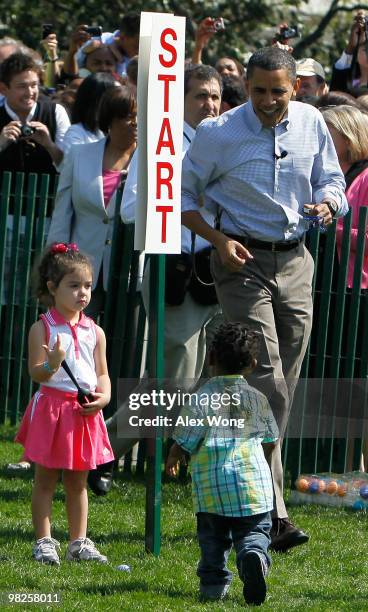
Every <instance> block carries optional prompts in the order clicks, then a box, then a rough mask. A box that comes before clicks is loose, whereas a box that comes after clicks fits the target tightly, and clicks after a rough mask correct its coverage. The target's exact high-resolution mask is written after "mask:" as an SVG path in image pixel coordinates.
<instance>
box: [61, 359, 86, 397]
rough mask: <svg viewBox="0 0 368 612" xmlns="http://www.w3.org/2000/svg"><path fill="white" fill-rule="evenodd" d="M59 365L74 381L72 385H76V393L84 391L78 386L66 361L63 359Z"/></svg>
mask: <svg viewBox="0 0 368 612" xmlns="http://www.w3.org/2000/svg"><path fill="white" fill-rule="evenodd" d="M60 365H61V367H62V368H64V370H65V372H66V373H67V374H68V376H69V378H70V380H71V381H72V382H73V383H74V385H75V386H76V387H77V391H78V393H85V391H83V389H82V388H81V387H80V386H79V384H78V383H77V380H76V378H75V376H74V374H73V372H72V371H71V369H70V367H69V366H68V364H67V362H66V361H65V359H64V360H63V361H62V362H61V364H60Z"/></svg>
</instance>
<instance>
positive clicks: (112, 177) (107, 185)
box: [102, 170, 121, 208]
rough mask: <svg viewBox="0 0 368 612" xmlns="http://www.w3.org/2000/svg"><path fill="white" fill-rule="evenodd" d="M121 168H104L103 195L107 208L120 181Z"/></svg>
mask: <svg viewBox="0 0 368 612" xmlns="http://www.w3.org/2000/svg"><path fill="white" fill-rule="evenodd" d="M120 177H121V172H120V170H104V171H103V172H102V183H103V197H104V204H105V208H106V207H107V205H108V203H109V202H110V199H111V196H112V194H113V193H114V191H115V189H117V188H118V186H119V183H120Z"/></svg>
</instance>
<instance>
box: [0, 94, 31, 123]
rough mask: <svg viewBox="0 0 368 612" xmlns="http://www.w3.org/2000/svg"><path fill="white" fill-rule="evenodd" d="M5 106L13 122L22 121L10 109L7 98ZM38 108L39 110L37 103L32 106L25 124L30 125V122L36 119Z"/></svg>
mask: <svg viewBox="0 0 368 612" xmlns="http://www.w3.org/2000/svg"><path fill="white" fill-rule="evenodd" d="M4 106H5V110H6V112H7V113H8V115H9V117H10V118H11V119H12V121H20V119H19V117H18V115H17V114H16V113H15V112H14V111H13V110H12V109H11V108H10V106H9V104H8V102H7V100H6V98H5V102H4ZM36 108H37V102H35V103H34V105H33V106H32V108H31V110H30V112H29V114H28V115H27V119H26V121H25V123H28V122H29V121H32V119H33V117H34V114H35V112H36Z"/></svg>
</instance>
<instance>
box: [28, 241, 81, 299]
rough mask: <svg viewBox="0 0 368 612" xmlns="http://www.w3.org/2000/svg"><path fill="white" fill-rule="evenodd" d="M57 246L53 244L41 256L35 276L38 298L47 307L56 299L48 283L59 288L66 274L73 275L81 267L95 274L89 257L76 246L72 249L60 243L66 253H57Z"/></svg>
mask: <svg viewBox="0 0 368 612" xmlns="http://www.w3.org/2000/svg"><path fill="white" fill-rule="evenodd" d="M55 244H56V243H53V244H51V245H50V246H49V247H48V248H47V249H46V250H45V251H44V253H43V254H42V255H41V259H40V260H39V262H38V264H36V266H35V269H34V275H33V280H34V288H35V294H36V297H37V298H38V299H39V300H40V302H41V303H42V304H44V305H45V306H52V305H53V304H54V299H53V297H52V295H51V293H50V292H49V289H48V287H47V283H48V281H51V282H52V283H53V285H54V287H58V286H59V283H60V282H61V281H62V279H63V278H64V276H65V275H66V274H71V273H72V272H74V271H75V269H76V268H79V267H84V268H87V269H88V270H90V272H91V274H93V266H92V263H91V260H90V259H89V257H87V255H84V254H83V253H81V252H80V251H79V250H78V248H75V247H74V246H73V247H72V248H71V247H70V245H68V244H66V243H59V244H64V245H65V247H66V249H67V250H66V251H65V252H56V253H55V252H54V247H55Z"/></svg>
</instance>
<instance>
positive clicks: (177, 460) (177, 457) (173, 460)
mask: <svg viewBox="0 0 368 612" xmlns="http://www.w3.org/2000/svg"><path fill="white" fill-rule="evenodd" d="M180 464H182V465H186V464H187V461H186V454H185V451H184V450H183V449H182V448H181V447H180V446H179V444H178V443H177V442H174V444H173V445H172V446H171V448H170V451H169V454H168V457H167V459H166V466H165V472H166V474H168V476H176V475H177V474H178V471H179V466H180Z"/></svg>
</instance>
